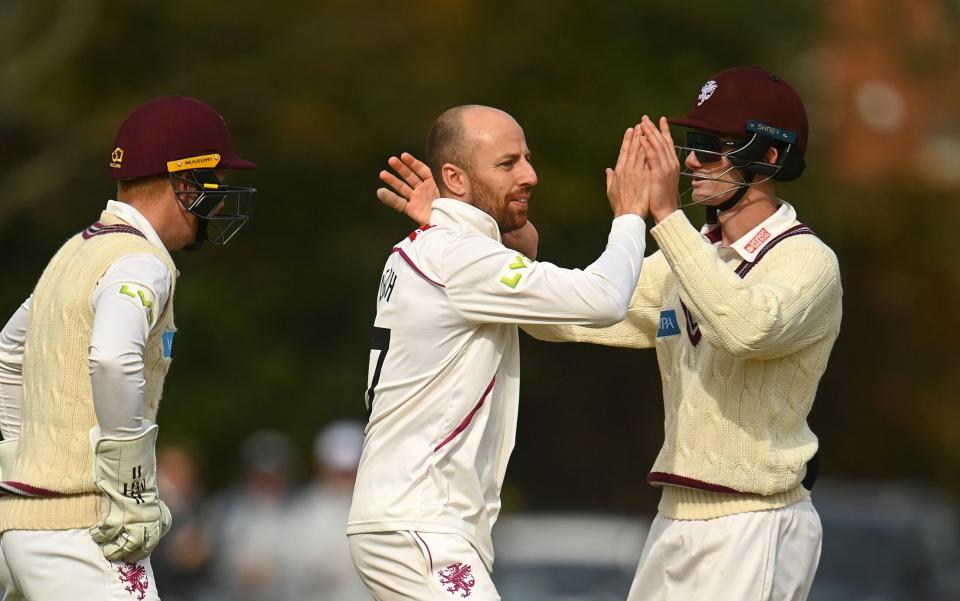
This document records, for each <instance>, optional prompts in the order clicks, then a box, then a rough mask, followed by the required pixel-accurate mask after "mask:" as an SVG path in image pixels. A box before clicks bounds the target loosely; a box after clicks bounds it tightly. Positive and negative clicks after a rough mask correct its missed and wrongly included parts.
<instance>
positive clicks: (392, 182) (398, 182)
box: [380, 170, 413, 198]
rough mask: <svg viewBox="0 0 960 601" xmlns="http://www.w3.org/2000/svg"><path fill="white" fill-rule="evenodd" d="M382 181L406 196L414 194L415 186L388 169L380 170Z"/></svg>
mask: <svg viewBox="0 0 960 601" xmlns="http://www.w3.org/2000/svg"><path fill="white" fill-rule="evenodd" d="M380 181H382V182H383V183H385V184H387V185H388V186H390V187H391V188H393V191H394V192H396V193H397V194H399V195H400V196H402V197H404V198H410V195H411V194H413V188H411V187H410V186H409V185H407V182H405V181H403V180H402V179H400V178H399V177H397V176H396V175H394V174H392V173H390V172H389V171H387V170H383V171H381V172H380Z"/></svg>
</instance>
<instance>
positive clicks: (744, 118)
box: [668, 67, 808, 154]
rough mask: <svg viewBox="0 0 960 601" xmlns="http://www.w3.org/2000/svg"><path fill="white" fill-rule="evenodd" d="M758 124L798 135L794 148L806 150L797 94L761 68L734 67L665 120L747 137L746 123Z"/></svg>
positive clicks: (805, 130)
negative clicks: (683, 112) (685, 110)
mask: <svg viewBox="0 0 960 601" xmlns="http://www.w3.org/2000/svg"><path fill="white" fill-rule="evenodd" d="M750 120H753V121H759V122H760V123H763V124H765V125H771V126H773V127H777V128H780V129H786V130H789V131H792V132H793V133H795V134H796V135H797V141H796V143H795V144H794V148H796V149H797V151H799V153H800V154H803V153H804V152H805V151H806V149H807V135H808V124H807V111H806V110H805V109H804V108H803V101H802V100H800V96H799V94H797V91H796V90H794V89H793V87H791V86H790V84H788V83H787V82H786V81H784V80H783V79H781V78H780V77H778V76H776V75H774V74H773V73H770V72H769V71H766V70H764V69H761V68H760V67H736V68H733V69H727V70H726V71H721V72H720V73H717V74H716V75H714V76H713V77H711V78H710V79H709V80H708V81H707V83H706V84H704V86H703V87H702V88H701V89H700V91H699V93H698V95H697V97H696V98H695V99H694V101H693V107H692V108H691V109H690V111H689V112H688V113H687V114H686V115H684V116H682V117H670V118H669V119H668V121H669V122H670V123H673V124H675V125H682V126H684V127H690V128H693V129H700V130H704V131H708V132H712V133H717V134H726V135H730V136H734V137H736V138H747V137H749V136H751V135H753V134H752V132H748V131H747V122H748V121H750Z"/></svg>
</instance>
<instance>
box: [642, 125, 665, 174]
mask: <svg viewBox="0 0 960 601" xmlns="http://www.w3.org/2000/svg"><path fill="white" fill-rule="evenodd" d="M641 126H642V128H643V134H644V136H643V137H644V140H646V142H647V144H645V145H644V150H645V151H646V152H647V154H648V155H649V156H648V157H647V160H648V161H650V162H651V164H652V165H657V166H660V165H664V164H666V161H667V157H666V156H665V152H664V148H663V143H662V142H661V138H662V135H661V134H660V131H659V130H658V129H657V128H656V126H654V124H653V121H651V120H650V117H648V116H646V115H644V116H643V121H642V122H641Z"/></svg>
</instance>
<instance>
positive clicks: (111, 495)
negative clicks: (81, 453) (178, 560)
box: [90, 425, 170, 563]
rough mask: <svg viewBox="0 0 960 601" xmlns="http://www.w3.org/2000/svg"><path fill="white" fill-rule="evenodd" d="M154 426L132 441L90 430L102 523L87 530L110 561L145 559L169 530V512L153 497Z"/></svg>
mask: <svg viewBox="0 0 960 601" xmlns="http://www.w3.org/2000/svg"><path fill="white" fill-rule="evenodd" d="M156 441H157V426H155V425H153V426H150V427H149V428H147V430H146V431H145V432H144V433H143V434H140V435H139V436H137V437H135V438H101V436H100V428H99V427H98V426H94V427H93V429H92V430H90V443H91V444H92V446H93V481H94V482H95V483H96V485H97V488H99V489H100V492H102V493H103V512H102V513H103V519H102V520H101V522H100V523H99V524H97V525H96V526H93V527H91V528H90V535H91V536H92V537H93V540H94V541H95V542H96V543H97V544H99V545H100V547H101V548H102V549H103V556H104V557H106V558H107V559H109V560H110V561H127V562H131V563H133V562H136V561H139V560H141V559H143V558H145V557H147V556H149V555H150V552H151V551H153V549H154V548H156V546H157V543H158V542H160V537H161V536H163V535H164V534H166V533H167V530H169V529H170V510H169V509H167V506H166V504H164V502H163V501H161V500H160V499H159V498H158V496H157V458H156V455H155V454H154V445H155V444H156Z"/></svg>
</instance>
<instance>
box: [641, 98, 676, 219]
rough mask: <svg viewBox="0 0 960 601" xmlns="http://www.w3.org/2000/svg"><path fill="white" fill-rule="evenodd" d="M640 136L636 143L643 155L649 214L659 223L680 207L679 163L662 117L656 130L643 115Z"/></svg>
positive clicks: (671, 138)
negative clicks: (646, 174) (648, 175)
mask: <svg viewBox="0 0 960 601" xmlns="http://www.w3.org/2000/svg"><path fill="white" fill-rule="evenodd" d="M640 129H641V131H642V132H643V136H642V137H641V138H640V143H641V145H642V146H643V149H644V151H645V152H646V155H647V167H648V169H649V171H650V212H651V213H652V214H653V218H654V219H655V220H656V221H657V222H658V223H659V222H660V221H663V220H664V219H666V218H667V217H669V216H670V214H671V213H673V212H674V211H676V210H677V208H678V207H679V206H680V195H679V193H678V191H677V184H678V183H679V180H680V160H679V159H678V158H677V153H676V150H675V149H674V146H673V136H671V135H670V126H669V125H668V124H667V118H666V117H660V128H659V129H657V126H656V125H654V123H653V121H651V120H650V118H649V117H647V116H646V115H644V116H643V119H642V120H641V121H640Z"/></svg>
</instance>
